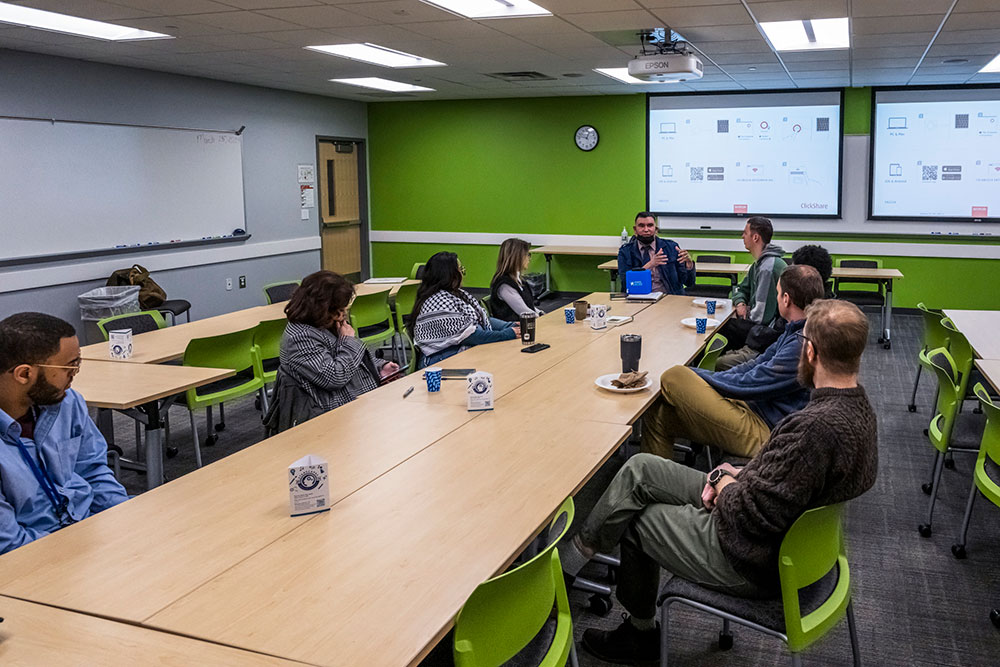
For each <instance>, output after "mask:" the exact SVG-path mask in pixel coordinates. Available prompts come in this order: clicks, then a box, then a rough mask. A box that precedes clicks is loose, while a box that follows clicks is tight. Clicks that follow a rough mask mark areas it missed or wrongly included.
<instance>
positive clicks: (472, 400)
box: [467, 371, 493, 412]
mask: <svg viewBox="0 0 1000 667" xmlns="http://www.w3.org/2000/svg"><path fill="white" fill-rule="evenodd" d="M467 379H468V382H469V386H468V395H469V411H470V412H471V411H478V410H492V409H493V374H492V373H487V372H486V371H476V372H475V373H470V374H469V375H468V376H467Z"/></svg>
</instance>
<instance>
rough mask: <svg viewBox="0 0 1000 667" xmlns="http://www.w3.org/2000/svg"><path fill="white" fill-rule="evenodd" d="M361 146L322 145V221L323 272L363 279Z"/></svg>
mask: <svg viewBox="0 0 1000 667" xmlns="http://www.w3.org/2000/svg"><path fill="white" fill-rule="evenodd" d="M361 149H362V145H361V144H360V143H357V142H352V141H325V140H321V141H320V142H319V150H318V157H319V165H318V169H317V175H318V180H319V202H318V205H319V220H320V225H321V227H322V230H321V233H320V238H321V239H322V244H323V268H324V269H328V270H330V271H336V272H337V273H339V274H341V275H344V276H346V277H347V278H348V279H350V280H352V281H353V282H360V281H361V279H362V264H363V263H362V241H363V239H362V236H363V231H364V230H363V229H362V217H363V216H362V188H361V179H360V175H359V161H360V160H361V159H362V158H361Z"/></svg>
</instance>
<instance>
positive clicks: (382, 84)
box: [330, 76, 434, 93]
mask: <svg viewBox="0 0 1000 667" xmlns="http://www.w3.org/2000/svg"><path fill="white" fill-rule="evenodd" d="M330 81H333V82H334V83H346V84H347V85H349V86H361V87H362V88H374V89H375V90H388V91H390V92H393V93H417V92H423V91H433V90H434V89H433V88H425V87H423V86H414V85H413V84H412V83H400V82H399V81H390V80H389V79H382V78H379V77H377V76H363V77H359V78H356V79H330Z"/></svg>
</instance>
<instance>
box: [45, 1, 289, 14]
mask: <svg viewBox="0 0 1000 667" xmlns="http://www.w3.org/2000/svg"><path fill="white" fill-rule="evenodd" d="M112 2H114V3H115V4H116V5H125V6H127V7H131V8H133V9H139V10H142V11H144V12H147V13H148V14H152V15H155V16H163V15H165V14H169V15H170V16H184V15H185V14H209V13H211V12H228V11H232V10H233V3H232V2H227V3H225V4H223V2H221V1H220V2H214V0H169V2H164V0H112ZM62 4H63V5H65V2H63V3H62ZM303 4H306V3H303ZM167 9H169V10H170V11H169V12H168V11H166V10H167Z"/></svg>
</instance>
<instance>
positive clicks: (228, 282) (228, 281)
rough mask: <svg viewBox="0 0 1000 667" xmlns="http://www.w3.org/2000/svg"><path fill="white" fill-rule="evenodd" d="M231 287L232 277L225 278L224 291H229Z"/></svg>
mask: <svg viewBox="0 0 1000 667" xmlns="http://www.w3.org/2000/svg"><path fill="white" fill-rule="evenodd" d="M232 289H233V279H232V278H226V291H227V292H229V291H231V290H232Z"/></svg>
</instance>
